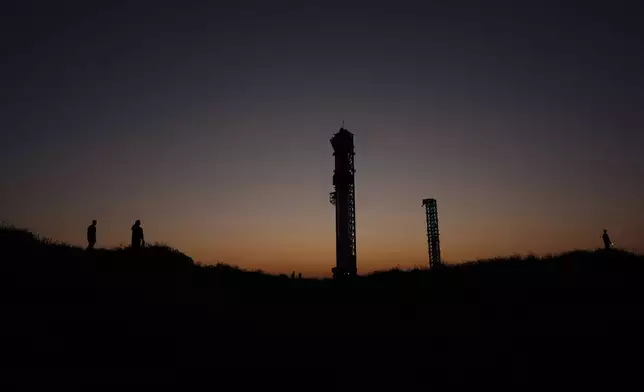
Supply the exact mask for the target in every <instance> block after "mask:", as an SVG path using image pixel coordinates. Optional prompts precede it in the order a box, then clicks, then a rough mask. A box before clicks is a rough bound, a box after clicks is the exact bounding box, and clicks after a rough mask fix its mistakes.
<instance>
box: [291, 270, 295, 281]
mask: <svg viewBox="0 0 644 392" xmlns="http://www.w3.org/2000/svg"><path fill="white" fill-rule="evenodd" d="M291 279H295V271H293V273H292V274H291Z"/></svg>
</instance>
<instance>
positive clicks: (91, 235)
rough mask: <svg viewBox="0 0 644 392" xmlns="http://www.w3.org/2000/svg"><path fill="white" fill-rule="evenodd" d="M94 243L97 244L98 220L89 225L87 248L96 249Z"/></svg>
mask: <svg viewBox="0 0 644 392" xmlns="http://www.w3.org/2000/svg"><path fill="white" fill-rule="evenodd" d="M94 245H96V220H93V221H92V224H91V225H89V226H87V249H88V250H90V249H94Z"/></svg>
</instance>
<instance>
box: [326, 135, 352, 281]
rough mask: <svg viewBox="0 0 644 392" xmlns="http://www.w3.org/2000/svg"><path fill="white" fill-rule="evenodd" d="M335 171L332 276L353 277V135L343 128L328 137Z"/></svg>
mask: <svg viewBox="0 0 644 392" xmlns="http://www.w3.org/2000/svg"><path fill="white" fill-rule="evenodd" d="M331 146H332V147H333V156H334V157H335V170H334V171H333V186H334V188H335V191H334V192H331V196H330V201H331V204H333V205H334V206H335V257H336V265H335V268H333V269H332V272H333V277H334V278H339V277H346V276H355V275H356V274H357V271H358V270H357V264H356V196H355V180H354V174H355V172H356V170H355V167H354V156H355V150H354V145H353V134H352V133H351V132H349V131H347V130H346V129H344V127H342V128H340V131H338V133H336V134H335V135H333V137H332V138H331Z"/></svg>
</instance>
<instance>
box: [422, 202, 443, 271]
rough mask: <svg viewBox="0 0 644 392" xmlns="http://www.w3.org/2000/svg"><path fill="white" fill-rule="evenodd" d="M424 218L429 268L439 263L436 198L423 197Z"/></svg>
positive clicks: (439, 249) (439, 247) (439, 248)
mask: <svg viewBox="0 0 644 392" xmlns="http://www.w3.org/2000/svg"><path fill="white" fill-rule="evenodd" d="M423 207H425V218H426V219H427V248H428V251H429V268H434V267H438V266H440V265H441V246H440V241H439V238H438V208H437V206H436V199H423Z"/></svg>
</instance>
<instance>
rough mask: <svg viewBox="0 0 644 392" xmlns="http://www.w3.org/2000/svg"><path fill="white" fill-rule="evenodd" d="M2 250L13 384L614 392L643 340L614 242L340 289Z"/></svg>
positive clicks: (637, 293) (5, 352)
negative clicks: (197, 379) (538, 385)
mask: <svg viewBox="0 0 644 392" xmlns="http://www.w3.org/2000/svg"><path fill="white" fill-rule="evenodd" d="M0 254H1V255H2V262H1V263H0V278H1V279H2V287H1V288H0V290H1V293H0V294H1V297H0V298H1V301H2V302H1V303H0V305H2V309H3V313H2V314H3V321H2V335H1V336H2V341H3V342H2V350H1V352H2V354H1V355H2V358H3V364H4V365H5V366H4V367H3V369H5V370H6V369H9V370H10V373H9V374H11V375H12V376H13V377H14V378H16V377H17V378H18V379H19V380H22V381H21V382H26V381H29V380H31V381H34V380H35V379H34V378H33V375H34V374H38V375H43V376H42V377H45V379H47V380H54V379H56V380H62V379H64V380H66V381H70V380H71V381H74V382H83V381H94V382H96V381H98V382H101V381H110V382H134V381H137V382H162V383H165V382H173V381H177V380H179V379H180V378H183V377H192V375H193V374H194V373H195V372H196V373H200V374H209V375H212V374H220V373H223V374H224V375H228V376H231V373H230V372H227V371H224V370H222V369H226V368H236V369H240V370H238V371H244V372H245V373H244V374H254V373H256V372H257V371H266V370H268V369H270V371H271V374H273V375H280V377H284V378H286V379H287V380H288V377H293V376H294V375H295V374H311V375H310V376H308V377H312V378H311V380H319V381H320V382H321V381H322V380H326V381H329V380H332V379H335V378H337V377H339V378H341V379H343V380H344V379H352V380H354V381H355V380H358V382H359V383H361V384H359V385H362V386H363V387H364V386H365V385H366V384H364V383H365V382H367V380H370V381H372V382H376V383H379V382H380V381H378V380H380V379H381V378H388V379H392V380H394V382H395V383H398V382H401V379H400V377H401V376H400V375H401V374H405V376H404V377H402V378H403V379H404V380H405V382H419V383H424V384H426V383H427V382H429V381H431V382H434V381H436V382H437V381H438V380H441V381H444V382H448V383H450V384H453V385H459V386H463V385H464V386H469V385H472V386H474V385H480V383H481V382H482V380H483V379H488V380H489V379H493V380H495V383H499V382H508V381H509V382H512V383H514V384H515V385H516V384H519V385H523V386H525V385H524V384H526V383H528V384H531V383H534V382H538V381H540V380H541V381H543V380H545V379H553V377H554V378H557V377H564V376H565V377H567V378H570V377H572V378H573V379H574V378H575V377H578V378H577V383H578V384H576V386H577V387H579V385H581V384H582V383H583V382H584V381H589V382H590V380H591V376H593V377H594V376H597V375H603V376H606V377H607V379H609V380H612V381H611V382H612V383H613V384H612V385H613V386H614V385H616V384H614V383H616V382H617V381H619V380H621V381H623V380H626V376H628V375H629V374H636V373H635V371H636V369H637V366H638V364H639V362H640V360H639V359H638V358H639V355H640V354H639V353H640V352H641V348H642V347H644V345H642V344H641V343H642V342H641V331H642V330H643V329H642V327H644V322H643V321H644V317H643V316H642V305H644V288H643V285H642V276H643V274H642V273H643V272H644V258H642V257H641V256H636V255H634V254H631V253H627V252H621V251H603V250H602V251H595V252H582V251H576V252H570V253H566V254H562V255H558V256H553V257H548V258H535V257H529V258H511V259H495V260H487V261H482V262H473V263H467V264H462V265H457V266H450V267H445V268H442V269H439V270H433V271H425V270H413V271H398V270H392V271H386V272H378V273H373V274H370V275H368V276H363V277H358V278H356V279H354V280H351V281H344V282H338V281H332V280H311V279H302V280H292V279H289V278H285V277H280V276H274V275H268V274H264V273H261V272H250V271H243V270H240V269H238V268H234V267H231V266H226V265H216V266H202V265H196V264H195V263H194V262H193V261H192V260H191V259H190V258H189V257H187V256H185V255H184V254H182V253H180V252H178V251H176V250H174V249H172V248H169V247H166V246H152V247H149V248H144V249H140V250H138V251H134V250H131V249H112V250H102V249H98V250H94V251H85V250H83V249H81V248H78V247H73V246H69V245H65V244H59V243H55V242H52V241H48V240H42V239H39V238H37V237H36V236H34V235H33V234H31V233H30V232H28V231H24V230H16V229H12V228H3V229H0ZM632 358H634V359H632ZM251 369H256V370H251ZM257 369H259V370H257ZM343 369H344V370H343ZM631 369H634V370H631ZM308 372H313V373H308ZM629 372H633V373H629ZM233 374H234V373H233ZM617 374H619V375H620V376H619V377H617V376H616V375H617ZM44 375H46V376H44ZM46 377H51V378H46ZM39 379H40V380H41V381H42V378H39ZM248 381H253V378H252V377H242V379H238V380H237V382H240V383H241V382H248ZM255 381H257V380H255ZM591 384H592V383H591Z"/></svg>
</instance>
